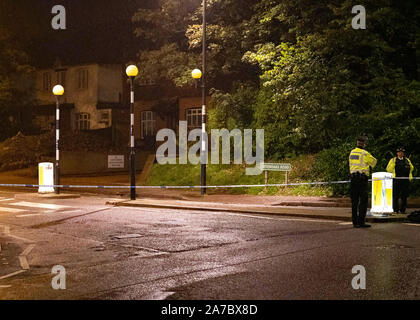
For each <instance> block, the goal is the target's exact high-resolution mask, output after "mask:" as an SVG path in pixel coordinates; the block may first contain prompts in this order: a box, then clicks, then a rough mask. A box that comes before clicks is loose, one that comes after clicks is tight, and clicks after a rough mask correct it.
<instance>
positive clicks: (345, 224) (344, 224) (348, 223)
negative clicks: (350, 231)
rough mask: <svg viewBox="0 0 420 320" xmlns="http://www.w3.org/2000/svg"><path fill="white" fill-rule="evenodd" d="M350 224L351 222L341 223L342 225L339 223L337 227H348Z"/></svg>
mask: <svg viewBox="0 0 420 320" xmlns="http://www.w3.org/2000/svg"><path fill="white" fill-rule="evenodd" d="M351 224H353V222H342V223H340V224H339V225H340V226H349V225H351Z"/></svg>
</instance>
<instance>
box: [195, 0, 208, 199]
mask: <svg viewBox="0 0 420 320" xmlns="http://www.w3.org/2000/svg"><path fill="white" fill-rule="evenodd" d="M206 8H207V1H206V0H203V40H202V43H203V48H202V58H203V69H202V70H201V71H200V70H199V69H194V70H193V72H192V77H193V78H194V79H195V80H196V81H198V80H199V79H201V95H202V111H201V128H202V132H201V143H202V145H201V194H202V195H205V194H206V193H207V189H206V186H207V179H206V174H207V172H206V171H207V164H206V162H207V161H206V159H207V144H206V139H205V135H206V121H207V114H206V67H207V66H206V64H207V50H206V49H207V48H206V47H207V44H206V31H207V30H206V29H207V23H206Z"/></svg>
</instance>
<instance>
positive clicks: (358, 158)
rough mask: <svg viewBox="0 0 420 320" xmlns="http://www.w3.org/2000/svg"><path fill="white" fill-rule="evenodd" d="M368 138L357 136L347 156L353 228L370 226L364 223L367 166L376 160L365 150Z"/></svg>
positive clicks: (366, 203)
mask: <svg viewBox="0 0 420 320" xmlns="http://www.w3.org/2000/svg"><path fill="white" fill-rule="evenodd" d="M367 142H368V139H367V137H365V136H360V137H359V138H357V148H356V149H354V150H352V151H351V153H350V156H349V164H350V179H351V185H350V196H351V208H352V219H353V226H354V227H355V228H370V225H368V224H366V223H365V220H366V212H367V206H368V197H369V195H368V188H369V175H370V169H369V167H372V168H374V167H375V166H376V163H377V160H376V159H375V158H374V157H373V156H372V155H371V154H370V153H369V152H367V151H366V150H365V148H366V145H367Z"/></svg>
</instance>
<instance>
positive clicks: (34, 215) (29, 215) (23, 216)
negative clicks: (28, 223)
mask: <svg viewBox="0 0 420 320" xmlns="http://www.w3.org/2000/svg"><path fill="white" fill-rule="evenodd" d="M36 216H42V213H35V214H22V215H20V216H16V218H26V217H36Z"/></svg>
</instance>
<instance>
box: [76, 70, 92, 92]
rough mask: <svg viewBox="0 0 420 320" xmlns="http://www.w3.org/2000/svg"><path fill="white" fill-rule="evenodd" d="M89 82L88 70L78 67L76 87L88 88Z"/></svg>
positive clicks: (80, 88)
mask: <svg viewBox="0 0 420 320" xmlns="http://www.w3.org/2000/svg"><path fill="white" fill-rule="evenodd" d="M88 83H89V72H88V70H87V69H80V70H79V71H78V72H77V88H78V89H79V90H85V89H87V88H88Z"/></svg>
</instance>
